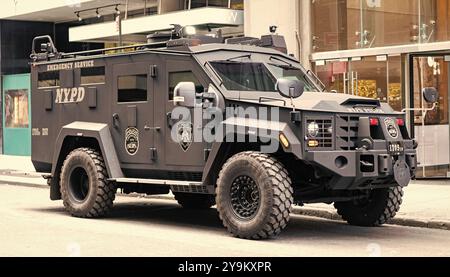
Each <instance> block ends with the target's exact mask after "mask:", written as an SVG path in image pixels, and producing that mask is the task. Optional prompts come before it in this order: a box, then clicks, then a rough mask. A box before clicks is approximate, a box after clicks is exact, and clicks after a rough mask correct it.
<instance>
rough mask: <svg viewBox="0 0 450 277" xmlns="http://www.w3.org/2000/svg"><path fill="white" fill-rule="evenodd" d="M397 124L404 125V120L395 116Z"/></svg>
mask: <svg viewBox="0 0 450 277" xmlns="http://www.w3.org/2000/svg"><path fill="white" fill-rule="evenodd" d="M397 124H398V126H401V127H403V126H405V120H404V119H403V118H397Z"/></svg>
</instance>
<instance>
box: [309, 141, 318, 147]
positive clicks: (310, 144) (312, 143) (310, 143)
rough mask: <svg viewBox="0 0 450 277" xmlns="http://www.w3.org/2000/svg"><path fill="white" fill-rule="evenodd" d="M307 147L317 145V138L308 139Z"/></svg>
mask: <svg viewBox="0 0 450 277" xmlns="http://www.w3.org/2000/svg"><path fill="white" fill-rule="evenodd" d="M308 147H319V142H318V141H317V140H309V141H308Z"/></svg>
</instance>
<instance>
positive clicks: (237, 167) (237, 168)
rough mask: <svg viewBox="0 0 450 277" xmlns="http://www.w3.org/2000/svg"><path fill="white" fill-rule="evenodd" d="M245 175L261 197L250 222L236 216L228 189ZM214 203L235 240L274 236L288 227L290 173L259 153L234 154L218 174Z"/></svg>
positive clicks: (291, 200) (290, 205) (290, 200)
mask: <svg viewBox="0 0 450 277" xmlns="http://www.w3.org/2000/svg"><path fill="white" fill-rule="evenodd" d="M244 175H245V176H247V177H251V178H252V179H253V180H254V182H253V184H256V186H257V188H258V191H259V196H260V197H259V201H258V203H259V206H258V208H257V211H256V212H255V213H254V217H252V218H249V219H247V218H245V219H244V218H241V217H240V216H239V215H237V214H236V211H235V210H234V208H233V206H232V196H231V195H232V192H231V188H232V186H234V182H236V180H238V179H239V178H240V176H244ZM238 187H239V186H238ZM216 203H217V210H218V212H219V216H220V219H221V220H222V223H223V225H224V226H225V227H226V228H227V229H228V231H229V232H230V233H231V234H233V235H234V236H235V237H239V238H243V239H255V240H257V239H267V238H271V237H275V236H277V235H279V234H280V233H281V231H282V230H283V229H284V228H286V226H287V225H288V222H289V216H290V213H291V211H292V204H293V189H292V184H291V179H290V178H289V173H288V171H287V170H286V168H285V167H284V165H283V164H282V163H280V162H279V161H278V160H276V159H275V158H273V157H271V156H270V155H266V154H261V153H258V152H243V153H239V154H236V155H235V156H233V157H231V158H230V159H229V160H228V161H227V162H226V163H225V165H224V166H223V168H222V170H221V172H220V174H219V178H218V181H217V189H216Z"/></svg>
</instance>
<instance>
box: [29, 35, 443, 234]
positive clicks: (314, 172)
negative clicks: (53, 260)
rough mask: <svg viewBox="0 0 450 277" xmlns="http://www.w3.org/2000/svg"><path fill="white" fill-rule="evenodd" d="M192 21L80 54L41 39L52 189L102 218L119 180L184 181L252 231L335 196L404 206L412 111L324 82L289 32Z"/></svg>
mask: <svg viewBox="0 0 450 277" xmlns="http://www.w3.org/2000/svg"><path fill="white" fill-rule="evenodd" d="M184 29H185V28H175V29H174V31H173V32H172V33H170V34H169V35H167V34H164V33H160V34H154V35H152V36H149V43H148V44H145V45H136V46H126V47H118V48H111V49H102V50H94V51H85V52H78V53H61V52H58V50H57V48H56V47H55V45H54V44H53V42H52V40H51V38H50V37H48V36H44V37H37V38H35V40H34V41H33V53H32V55H31V59H32V60H31V68H32V113H33V117H32V118H33V122H32V161H33V164H34V166H35V168H36V170H37V171H39V172H43V173H45V178H47V179H48V184H49V186H50V188H51V189H50V198H51V199H52V200H61V199H62V200H63V203H64V206H65V208H66V209H67V211H68V213H70V214H71V215H73V216H76V217H82V218H98V217H103V216H106V215H107V213H108V212H110V210H111V209H112V207H113V201H114V199H115V195H116V191H117V190H118V189H120V190H121V191H122V192H123V193H141V194H148V195H158V194H169V193H173V195H174V196H175V199H176V200H177V201H178V203H179V204H180V205H181V206H183V207H185V208H189V209H208V208H211V207H213V206H215V205H216V206H217V210H218V213H219V216H220V219H221V220H222V222H223V224H224V226H225V227H226V228H227V229H228V231H229V232H230V233H231V234H233V235H234V236H236V237H240V238H247V239H265V238H269V237H274V236H276V235H278V234H279V233H280V232H281V231H282V230H283V229H284V228H285V227H286V226H287V225H288V222H289V214H290V212H291V209H292V206H293V205H304V204H309V203H329V204H333V203H334V206H335V207H336V209H337V211H338V213H339V214H340V215H342V217H343V218H344V219H345V220H346V221H348V222H349V223H350V224H353V225H358V226H379V225H382V224H384V223H386V222H387V221H388V220H389V219H391V218H393V217H394V216H395V214H396V212H397V211H398V210H399V208H400V204H401V202H402V196H403V188H404V187H405V186H407V185H408V183H409V181H410V180H411V178H413V177H414V172H415V170H416V167H417V154H416V150H415V149H416V148H417V143H416V142H415V140H413V139H412V138H411V137H410V135H409V134H408V130H407V129H408V128H407V125H406V118H405V114H402V113H398V112H395V111H394V110H393V109H392V108H391V107H389V106H388V105H387V104H385V103H380V101H378V100H373V99H366V98H361V97H358V96H352V95H345V94H339V93H326V92H323V86H322V85H321V83H320V81H319V80H318V79H317V78H316V77H315V75H314V74H312V73H311V72H309V71H306V70H305V69H304V68H303V67H302V65H301V64H300V63H299V62H298V61H297V60H296V59H295V58H293V57H292V56H290V55H287V54H286V53H287V51H286V44H285V42H284V39H283V37H280V36H277V35H274V34H272V35H267V36H263V37H262V38H261V39H256V38H248V37H244V38H231V39H227V40H225V39H223V38H221V36H220V34H219V35H216V36H210V35H208V36H206V35H203V36H194V35H191V36H184V35H183V30H184ZM165 35H166V36H165ZM435 93H436V92H435V90H432V89H428V90H427V91H426V92H425V97H426V99H427V100H429V101H435V100H436V99H435V97H436V96H435ZM433 98H434V99H433Z"/></svg>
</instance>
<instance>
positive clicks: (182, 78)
mask: <svg viewBox="0 0 450 277" xmlns="http://www.w3.org/2000/svg"><path fill="white" fill-rule="evenodd" d="M180 82H193V83H194V84H195V91H196V92H197V93H202V92H204V91H205V88H204V87H203V85H202V84H201V83H200V81H199V80H198V78H197V77H195V75H194V73H193V72H192V71H183V72H171V73H169V100H173V92H174V91H175V87H176V86H177V85H178V84H179V83H180Z"/></svg>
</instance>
